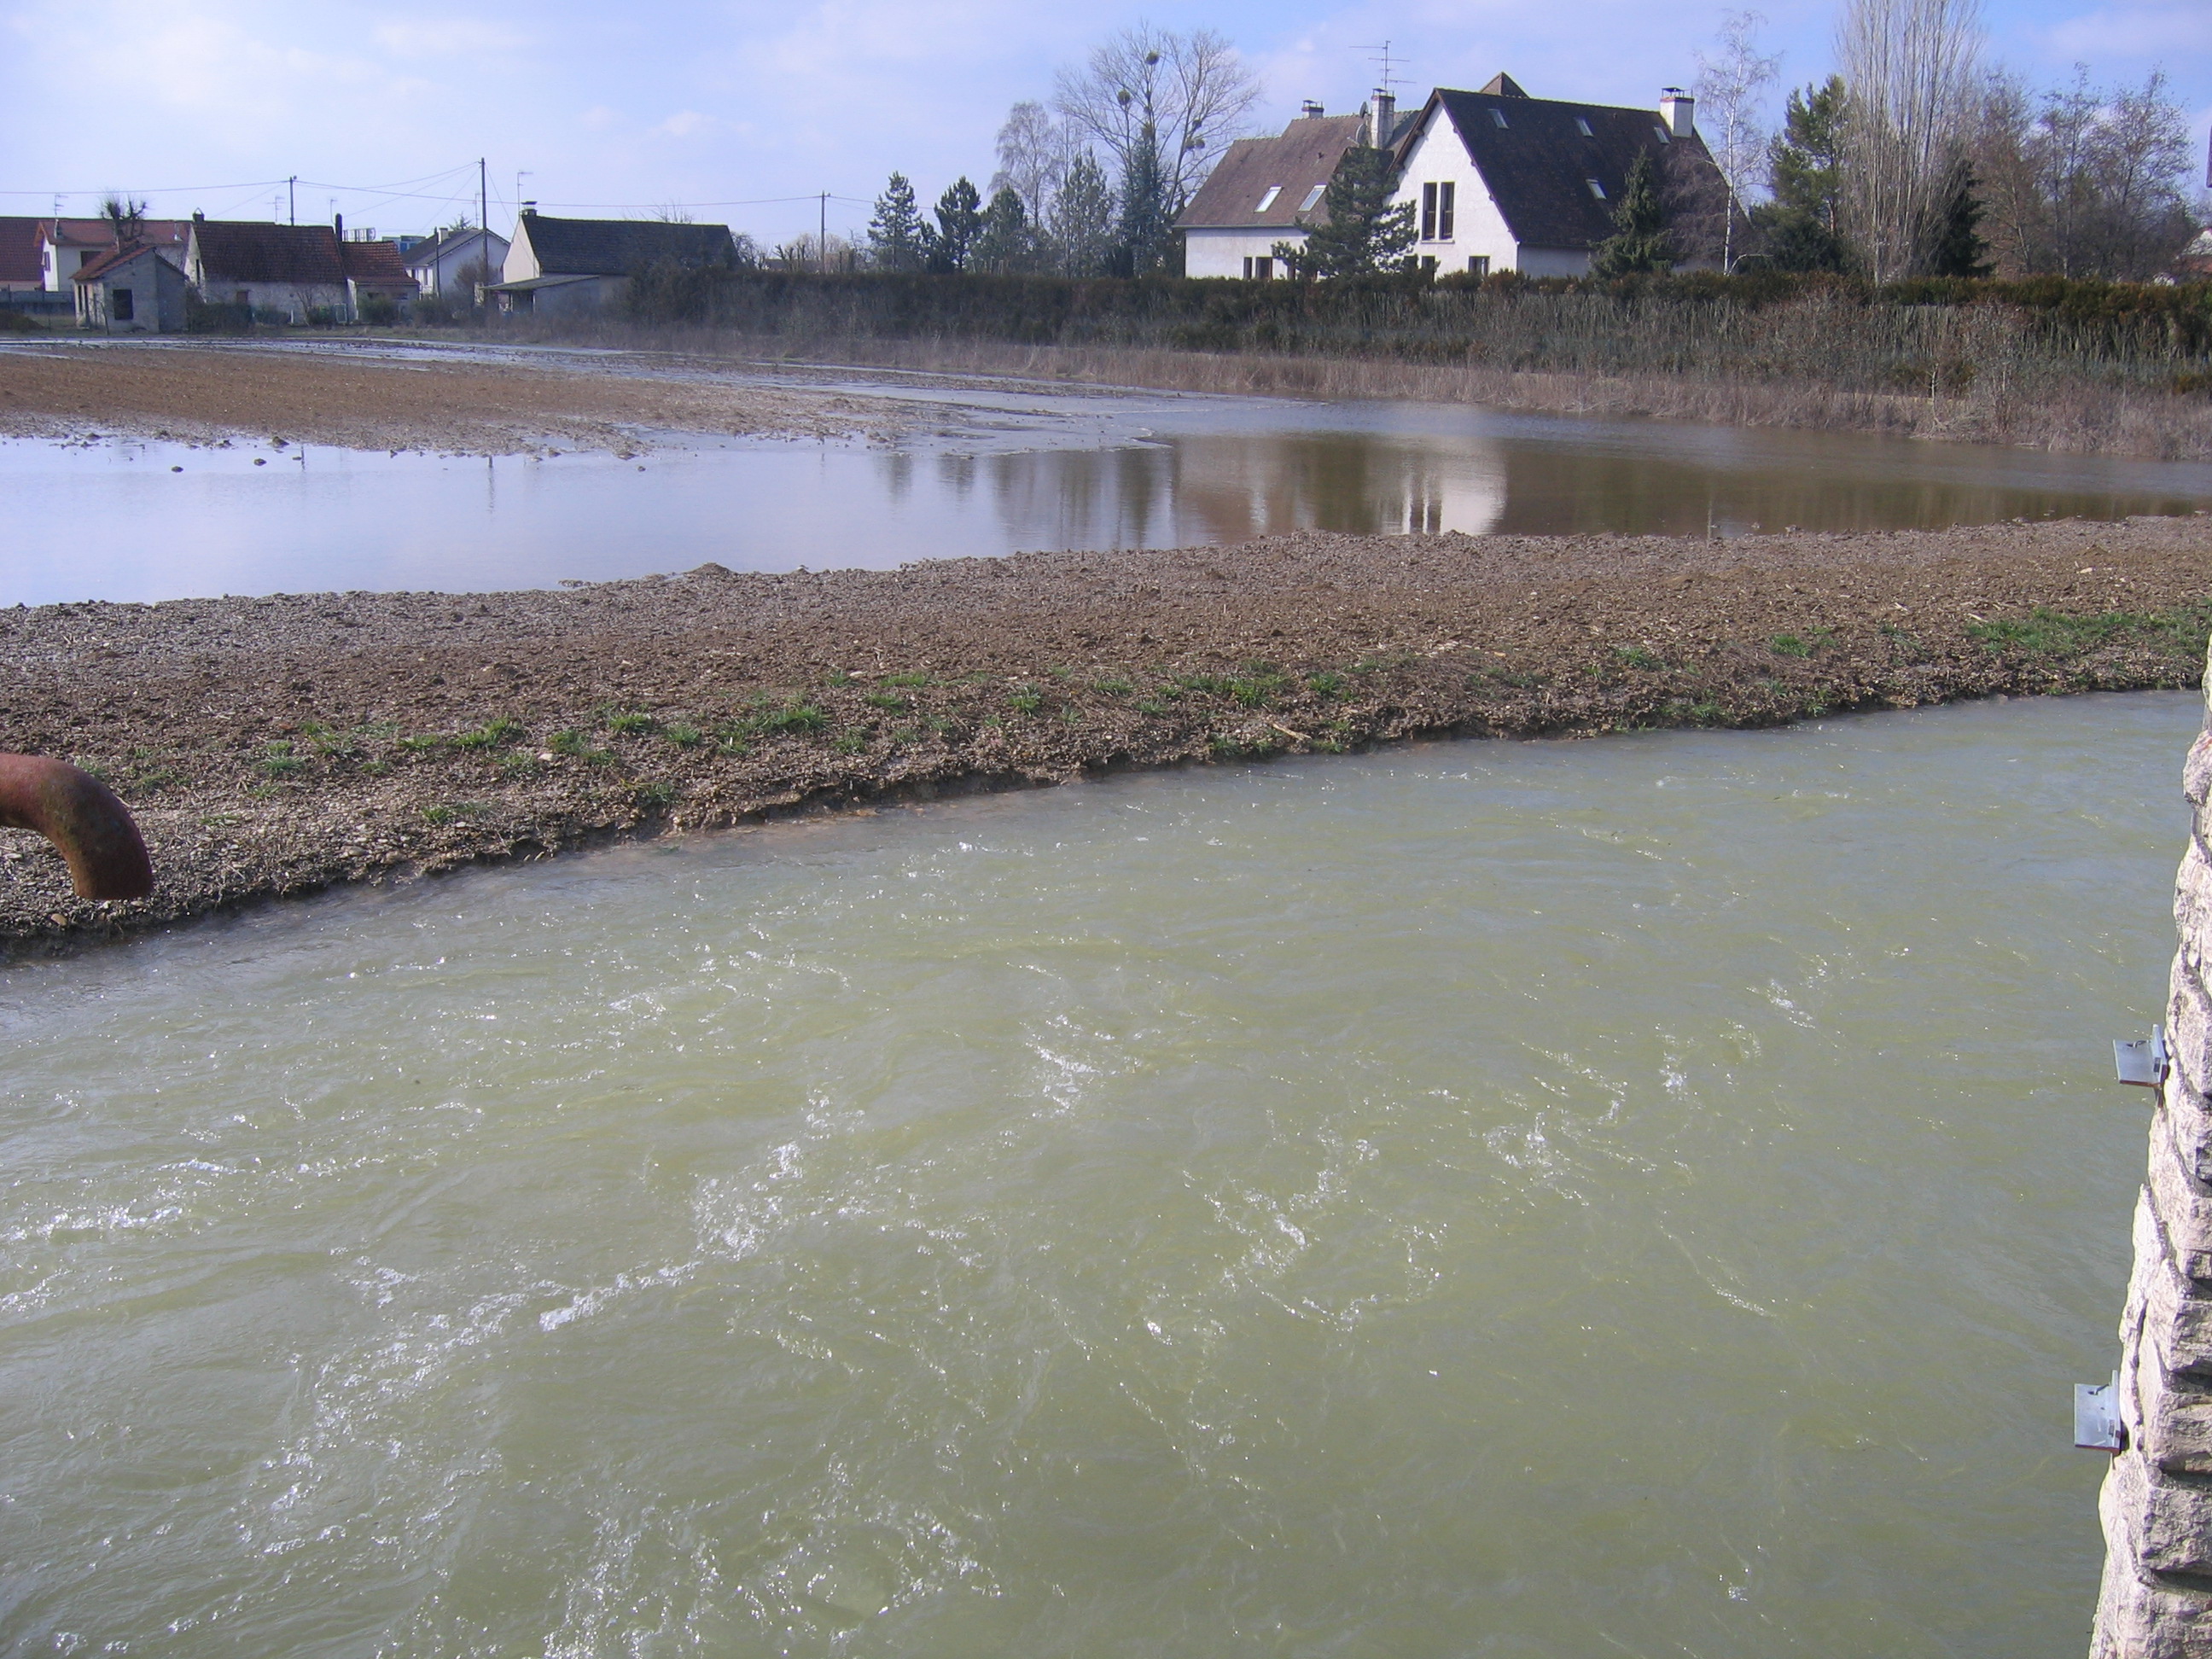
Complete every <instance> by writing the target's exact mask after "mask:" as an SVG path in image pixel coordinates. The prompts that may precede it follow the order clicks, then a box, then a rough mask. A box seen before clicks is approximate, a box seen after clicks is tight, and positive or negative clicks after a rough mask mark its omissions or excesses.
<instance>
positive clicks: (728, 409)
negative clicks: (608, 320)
mask: <svg viewBox="0 0 2212 1659" xmlns="http://www.w3.org/2000/svg"><path fill="white" fill-rule="evenodd" d="M911 414H912V411H911V410H908V409H907V408H905V407H903V406H902V405H900V404H896V403H894V402H892V401H891V400H890V399H887V398H870V397H866V396H857V395H854V394H851V393H848V392H838V391H833V390H829V389H826V388H815V387H808V386H791V387H788V388H785V387H775V386H757V385H739V384H735V383H732V382H726V381H725V382H718V381H715V380H711V379H704V378H702V379H693V380H671V379H667V378H656V377H653V376H649V375H646V374H625V373H623V372H621V371H620V370H619V369H617V368H611V367H610V368H607V369H606V370H605V372H599V373H592V374H580V373H578V372H576V370H575V368H574V365H573V364H571V363H567V362H563V363H561V364H557V365H556V364H548V365H546V366H545V367H543V368H538V367H534V366H532V365H529V364H515V363H490V362H482V361H477V360H471V359H467V358H462V357H455V358H453V359H451V360H448V361H443V362H440V361H435V360H429V361H416V360H401V359H398V358H392V357H380V356H376V355H374V354H373V353H371V352H368V351H362V352H352V351H346V350H343V349H331V350H330V351H319V352H314V353H308V352H303V351H296V350H294V351H286V350H271V349H264V348H259V347H255V346H247V345H230V346H226V345H222V344H216V343H207V342H195V343H192V344H191V345H189V346H184V345H167V346H131V345H108V344H100V345H86V344H82V343H77V344H60V343H58V344H56V345H53V346H51V347H46V348H33V347H27V346H18V347H13V348H10V349H7V350H4V351H0V435H8V436H12V437H33V438H58V439H64V440H74V441H92V440H94V439H97V438H100V437H105V436H112V435H124V434H127V435H132V436H136V437H149V438H166V439H175V440H180V441H185V442H189V443H226V442H234V441H239V440H241V439H243V440H246V441H263V440H265V441H268V442H270V444H272V445H275V446H276V447H279V448H281V447H284V446H286V445H288V444H293V443H316V444H327V445H337V446H340V447H345V448H350V449H384V450H390V451H392V452H394V453H398V451H401V450H410V449H419V450H429V451H435V452H439V453H449V454H470V455H512V454H526V453H544V452H545V451H546V450H547V449H548V448H549V447H559V446H562V445H565V446H567V447H570V448H574V449H593V450H605V451H608V452H610V453H614V454H617V455H623V456H628V455H630V454H634V453H641V452H643V451H644V450H646V449H647V448H649V447H652V444H653V441H654V440H655V438H656V437H665V435H667V434H668V433H669V432H670V431H678V432H682V433H685V434H698V433H716V434H721V435H730V436H744V437H779V438H872V439H883V438H886V437H889V436H891V435H894V434H896V433H897V432H898V431H900V430H902V429H903V428H904V426H905V425H906V424H907V422H908V419H909V418H910V417H911Z"/></svg>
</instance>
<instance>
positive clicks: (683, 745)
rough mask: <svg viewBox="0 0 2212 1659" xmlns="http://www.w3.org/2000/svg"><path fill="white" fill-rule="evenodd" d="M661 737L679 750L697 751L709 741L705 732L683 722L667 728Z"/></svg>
mask: <svg viewBox="0 0 2212 1659" xmlns="http://www.w3.org/2000/svg"><path fill="white" fill-rule="evenodd" d="M660 735H661V736H662V737H664V738H667V739H668V741H669V742H671V743H672V744H675V745H676V746H677V747H678V749H696V748H697V747H698V746H699V745H700V744H702V743H704V742H706V741H707V734H706V733H705V732H702V731H701V730H700V729H699V728H698V727H697V726H685V725H684V724H683V723H682V722H681V721H678V723H677V724H675V725H673V726H669V727H667V728H666V729H665V731H663V732H661V734H660Z"/></svg>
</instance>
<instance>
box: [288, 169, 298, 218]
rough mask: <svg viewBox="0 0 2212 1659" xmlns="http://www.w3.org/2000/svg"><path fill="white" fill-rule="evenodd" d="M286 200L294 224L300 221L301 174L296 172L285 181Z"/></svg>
mask: <svg viewBox="0 0 2212 1659" xmlns="http://www.w3.org/2000/svg"><path fill="white" fill-rule="evenodd" d="M284 200H285V204H286V205H287V207H288V208H289V217H290V219H291V221H292V222H293V223H294V224H295V225H296V224H298V223H299V222H300V175H299V174H298V173H294V174H293V175H292V176H291V177H290V178H289V179H286V180H285V181H284Z"/></svg>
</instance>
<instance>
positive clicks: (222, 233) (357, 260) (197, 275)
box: [185, 219, 415, 323]
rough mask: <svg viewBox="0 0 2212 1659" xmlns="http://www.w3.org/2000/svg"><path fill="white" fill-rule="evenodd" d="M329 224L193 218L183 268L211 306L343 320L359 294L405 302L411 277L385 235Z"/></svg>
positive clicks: (352, 312)
mask: <svg viewBox="0 0 2212 1659" xmlns="http://www.w3.org/2000/svg"><path fill="white" fill-rule="evenodd" d="M344 234H345V225H344V222H343V220H341V221H339V222H337V223H336V224H334V225H272V224H265V223H263V222H259V221H253V220H222V219H195V220H193V221H192V222H191V244H190V247H189V251H188V252H187V255H186V258H185V276H187V277H189V278H190V279H191V284H192V286H193V287H194V288H196V289H198V290H199V294H200V297H201V298H202V299H204V300H205V301H208V302H209V303H210V304H211V305H244V306H251V307H253V308H254V309H255V310H257V311H264V312H267V311H275V312H281V313H283V315H284V317H285V319H286V320H288V321H289V322H294V323H304V322H308V321H311V320H313V319H314V318H315V317H316V316H317V315H318V314H320V315H323V316H326V317H331V318H335V319H342V320H350V319H353V318H354V317H356V315H358V314H359V313H358V304H359V301H361V300H362V298H364V297H367V296H368V295H382V296H384V297H386V298H389V299H392V300H394V301H400V302H404V301H407V300H410V299H412V298H413V297H414V294H415V278H414V277H413V276H411V275H410V273H409V271H408V270H407V267H406V266H405V264H404V263H402V261H401V260H400V258H399V251H398V248H396V247H395V246H392V243H390V242H388V241H374V242H349V241H347V240H344Z"/></svg>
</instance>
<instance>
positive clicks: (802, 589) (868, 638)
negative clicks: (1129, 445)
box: [0, 517, 2212, 949]
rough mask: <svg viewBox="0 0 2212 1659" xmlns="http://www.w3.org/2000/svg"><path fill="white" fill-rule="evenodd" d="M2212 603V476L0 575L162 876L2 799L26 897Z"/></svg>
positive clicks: (1421, 718) (2174, 625)
mask: <svg viewBox="0 0 2212 1659" xmlns="http://www.w3.org/2000/svg"><path fill="white" fill-rule="evenodd" d="M2208 619H2212V519H2207V518H2203V517H2198V518H2195V519H2183V520H2132V521H2130V522H2128V523H2126V524H2120V525H2112V524H2085V523H2075V522H2066V523H2055V524H2038V525H2032V526H2031V525H2004V526H1991V527H1987V528H1978V529H1967V530H1958V531H1951V532H1936V533H1898V534H1881V535H1852V536H1769V537H1761V538H1751V539H1747V540H1741V541H1731V542H1724V543H1708V542H1703V541H1676V540H1668V539H1662V538H1614V537H1589V538H1560V539H1548V538H1528V539H1519V538H1479V539H1476V538H1464V537H1460V536H1444V537H1410V538H1409V537H1390V538H1358V537H1345V536H1326V535H1318V534H1316V535H1304V536H1294V537H1285V538H1275V539H1272V540H1267V541H1261V542H1255V543H1252V544H1248V545H1245V546H1241V547H1234V548H1218V547H1214V548H1193V549H1184V550H1176V551H1163V552H1145V553H1118V554H1097V553H1090V554H1055V555H1029V556H1021V557H1018V558H1013V559H1004V560H964V561H957V562H939V563H932V564H927V565H921V566H915V567H910V568H906V569H902V570H896V571H886V572H872V571H841V572H836V573H831V574H804V573H801V574H794V575H786V576H760V575H735V574H731V573H729V572H727V571H724V570H722V569H720V568H718V567H713V566H708V567H702V568H701V569H698V570H696V571H693V572H691V573H690V574H685V575H683V576H680V577H674V578H669V579H662V580H644V581H631V582H617V583H608V584H604V585H599V586H586V587H579V588H574V589H572V590H569V591H566V592H513V593H492V594H483V595H478V596H471V597H464V598H455V597H453V596H451V595H441V594H379V593H345V594H318V595H302V596H288V597H280V598H274V599H223V600H185V601H178V602H174V603H170V604H164V605H107V604H83V605H53V606H47V607H44V608H41V609H38V610H22V609H19V610H16V611H0V687H4V690H0V698H4V717H5V726H4V731H5V733H6V743H7V746H9V747H10V748H15V749H20V750H27V751H29V752H33V753H46V754H55V755H64V756H68V757H71V758H74V759H76V761H77V762H78V763H80V764H82V765H86V766H88V767H91V768H92V769H95V770H97V771H98V772H100V774H101V775H103V776H105V777H106V779H107V780H108V781H109V782H110V783H111V784H112V786H113V787H115V788H116V789H117V791H118V793H120V794H121V795H122V796H123V798H124V799H125V801H127V802H128V803H129V804H130V805H131V807H132V809H133V810H134V811H136V812H137V815H138V817H139V821H140V823H141V824H142V826H143V828H144V829H145V831H146V833H147V839H148V842H149V845H150V847H151V849H152V852H153V857H154V866H155V876H156V881H157V890H156V892H155V896H154V897H153V898H151V899H149V900H145V901H143V902H130V903H125V904H116V905H99V904H89V903H82V902H78V901H76V899H74V898H72V897H71V896H70V892H69V888H68V884H67V881H66V878H65V876H64V872H63V869H62V866H61V862H60V860H59V859H58V857H56V856H54V855H53V854H52V852H51V851H50V850H49V849H47V848H46V847H45V846H44V844H43V843H41V842H38V841H37V840H36V838H35V837H32V836H26V835H23V834H21V833H20V832H0V938H5V939H9V940H11V941H13V942H14V945H15V948H17V949H23V948H33V949H35V948H41V947H42V946H44V945H53V944H57V943H60V942H64V941H67V940H69V939H82V938H84V937H87V936H96V935H103V934H105V935H112V934H116V933H124V932H127V931H130V930H132V929H137V928H143V927H149V926H157V925H160V924H163V923H166V922H168V921H174V920H177V919H179V918H182V917H185V916H189V915H195V914H198V913H204V912H208V911H213V910H218V909H222V908H228V907H233V906H237V905H240V904H245V903H249V902H257V901H261V900H266V899H270V898H276V897H281V896H287V895H291V894H300V893H306V892H311V891H313V890H319V889H321V888H325V887H328V886H331V885H335V884H343V883H349V882H388V881H397V880H404V879H408V878H415V877H418V876H421V875H423V874H427V873H430V872H438V871H441V870H447V869H451V868H453V867H454V866H459V865H464V864H467V863H471V862H476V861H485V860H503V859H516V858H532V857H538V856H542V855H544V854H550V853H552V852H554V851H556V850H559V849H562V848H575V847H583V846H591V845H595V844H601V843H604V842H607V841H610V840H612V839H616V838H619V837H623V836H646V835H657V834H663V833H668V832H676V831H690V830H703V829H714V828H716V827H720V826H726V825H730V824H734V823H744V822H747V821H752V820H757V819H759V818H762V817H769V816H773V815H775V814H780V813H788V812H793V811H811V810H834V809H836V808H838V807H842V806H848V805H857V804H860V803H865V802H867V801H870V800H873V799H884V798H894V799H896V798H905V799H915V798H927V797H929V796H931V795H933V794H936V793H943V792H956V791H967V790H976V789H1000V788H1010V787H1024V786H1029V785H1038V784H1048V783H1057V782H1061V781H1068V780H1072V779H1076V778H1079V777H1083V776H1086V775H1096V774H1099V773H1103V772H1108V771H1112V770H1115V769H1124V768H1130V767H1139V766H1163V765H1174V764H1181V763H1193V762H1201V763H1205V762H1228V763H1234V762H1242V761H1247V760H1254V759H1259V758H1263V757H1267V756H1271V755H1276V754H1282V753H1304V752H1310V751H1316V750H1348V749H1355V748H1359V747H1363V746H1365V745H1369V744H1378V743H1387V742H1390V741H1393V740H1395V739H1399V738H1408V737H1413V736H1419V735H1423V734H1442V733H1460V734H1466V735H1474V736H1489V737H1518V738H1528V737H1569V736H1581V735H1586V734H1591V733H1596V732H1615V731H1622V730H1628V729H1633V728H1638V727H1646V726H1693V725H1694V726H1762V725H1769V724H1773V723H1776V722H1779V721H1784V720H1796V719H1801V718H1804V717H1807V716H1811V715H1817V714H1824V713H1830V712H1835V711H1839V710H1844V709H1858V708H1909V707H1912V706H1915V705H1917V704H1923V703H1930V702H1942V701H1945V700H1948V699H1952V698H1958V697H1967V696H1988V695H1992V694H1996V693H2000V692H2011V693H2021V692H2033V693H2043V692H2059V691H2075V690H2141V689H2148V688H2154V687H2183V686H2187V685H2191V684H2194V683H2195V681H2196V680H2197V677H2198V676H2199V675H2200V674H2201V673H2202V671H2203V652H2204V643H2205V632H2206V625H2207V622H2208Z"/></svg>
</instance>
